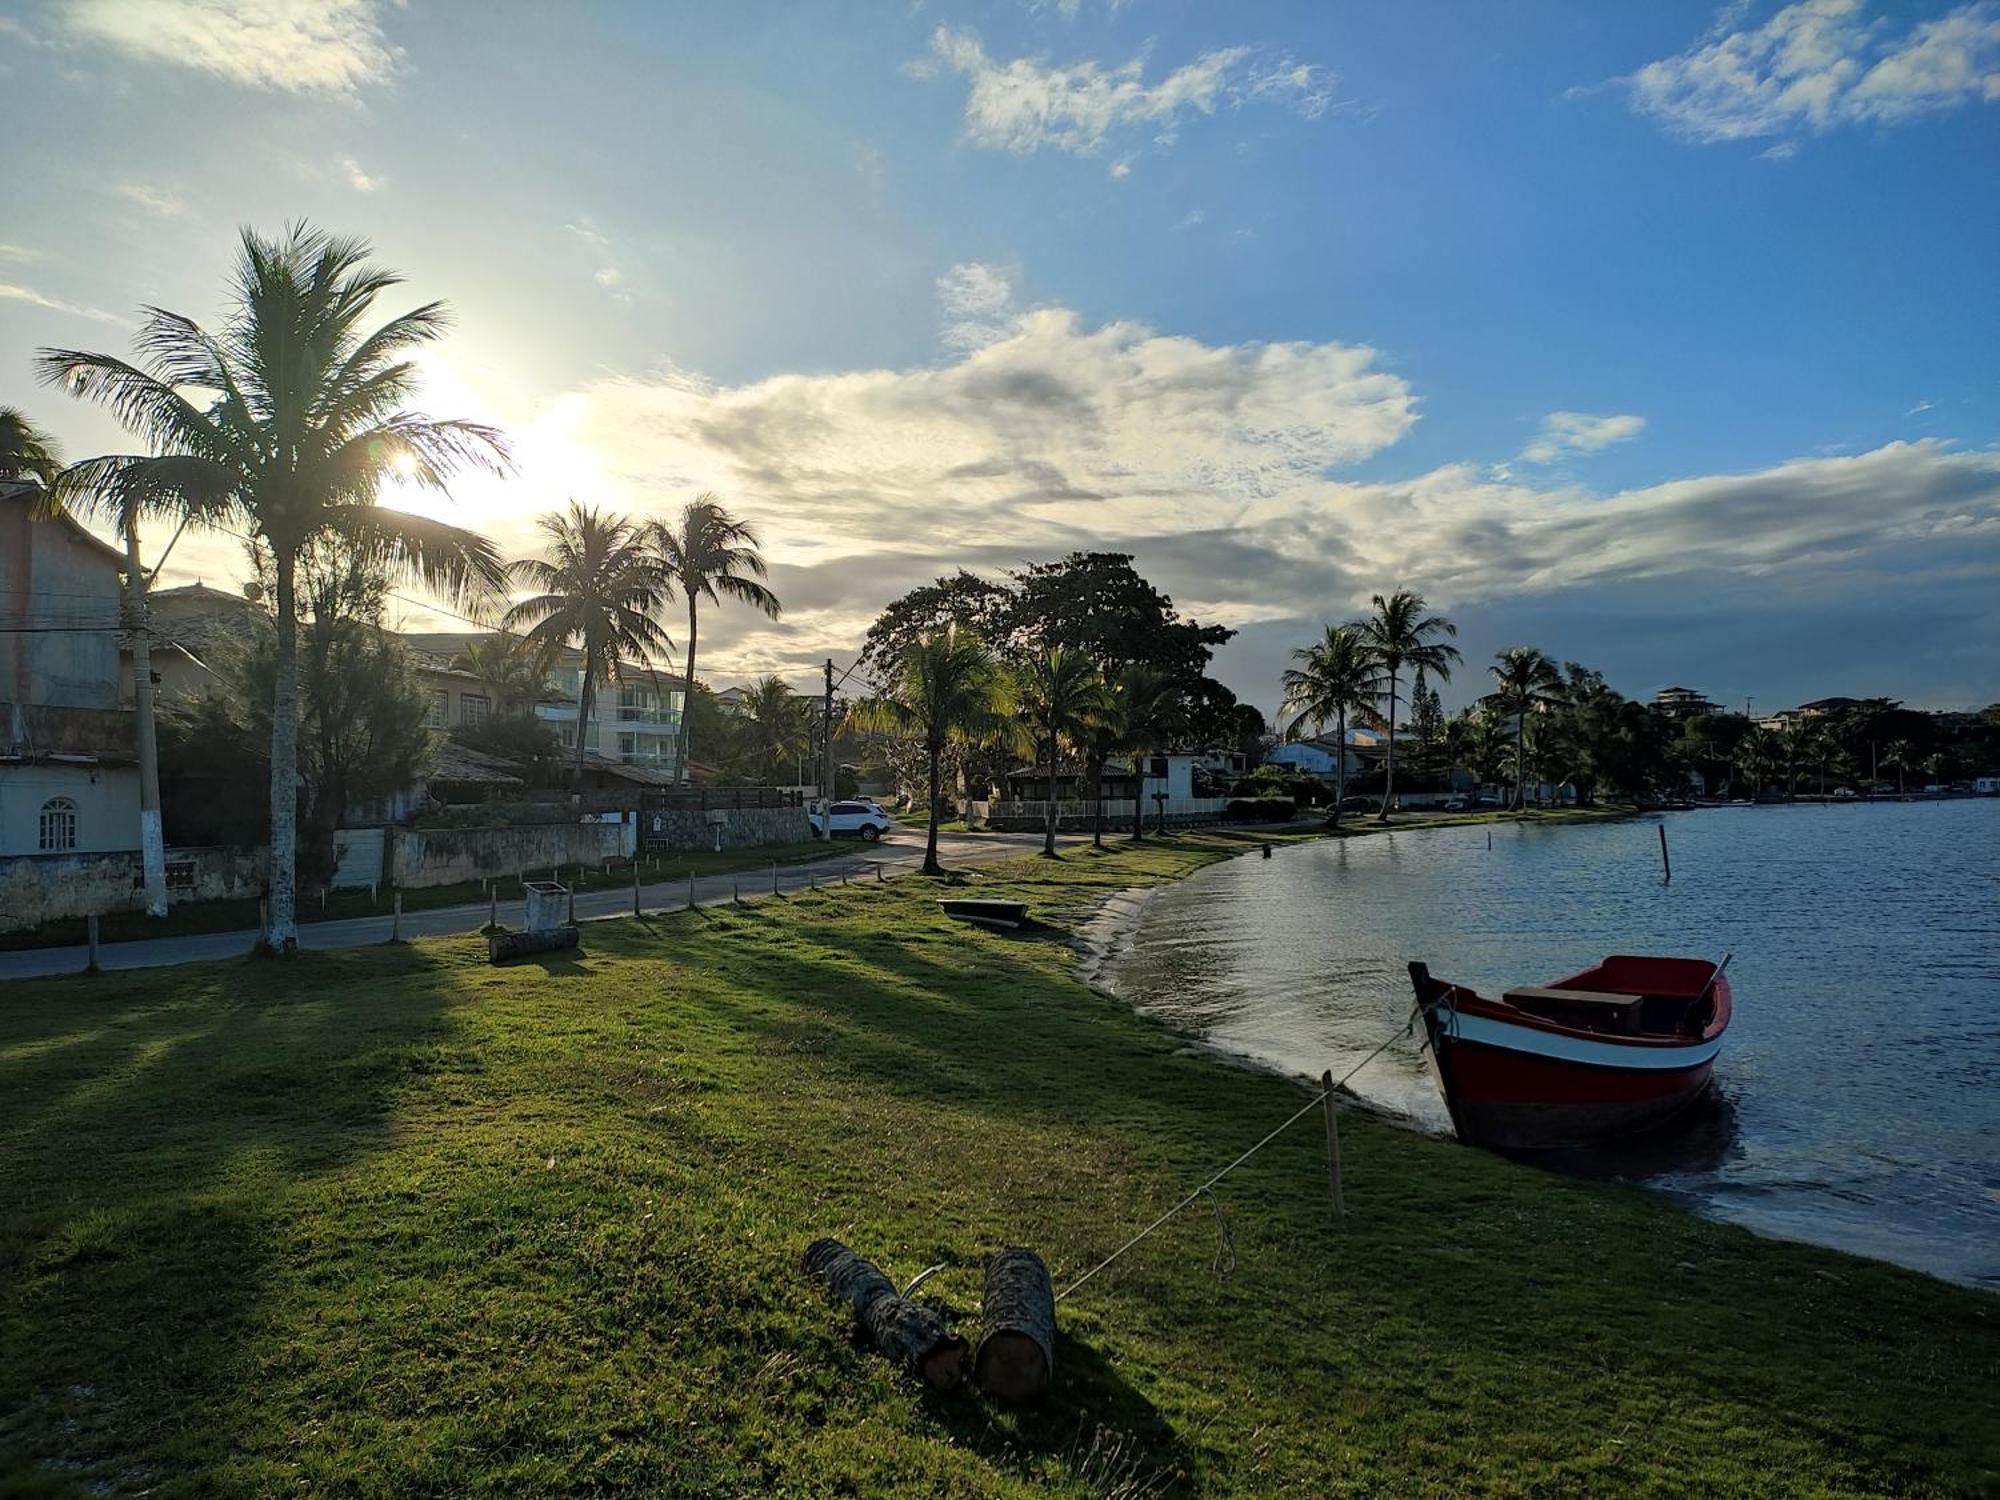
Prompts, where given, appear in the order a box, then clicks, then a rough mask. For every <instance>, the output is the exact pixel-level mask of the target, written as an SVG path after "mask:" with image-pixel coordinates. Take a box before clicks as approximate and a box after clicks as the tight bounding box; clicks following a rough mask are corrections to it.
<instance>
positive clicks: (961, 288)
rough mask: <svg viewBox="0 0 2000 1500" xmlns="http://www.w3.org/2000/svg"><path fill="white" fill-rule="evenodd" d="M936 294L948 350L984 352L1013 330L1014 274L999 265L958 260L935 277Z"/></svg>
mask: <svg viewBox="0 0 2000 1500" xmlns="http://www.w3.org/2000/svg"><path fill="white" fill-rule="evenodd" d="M937 294H938V305H939V306H940V308H942V310H943V312H944V320H945V321H944V328H943V330H942V332H941V333H940V335H939V337H941V338H942V339H943V340H944V342H945V345H946V346H947V347H948V348H952V349H957V350H961V351H966V350H972V349H983V348H985V347H986V346H987V345H988V344H991V343H995V342H997V341H999V340H1000V339H1002V338H1005V337H1006V336H1007V334H1008V333H1009V332H1010V331H1011V330H1012V329H1013V327H1014V323H1015V317H1016V315H1015V309H1014V275H1013V273H1012V272H1011V271H1008V270H1006V269H1004V268H1002V267H1000V266H995V265H989V264H988V263H986V262H985V261H978V260H968V261H961V262H960V263H959V264H958V265H955V266H953V267H952V268H951V269H950V270H949V271H947V272H945V273H944V275H942V276H940V277H938V279H937Z"/></svg>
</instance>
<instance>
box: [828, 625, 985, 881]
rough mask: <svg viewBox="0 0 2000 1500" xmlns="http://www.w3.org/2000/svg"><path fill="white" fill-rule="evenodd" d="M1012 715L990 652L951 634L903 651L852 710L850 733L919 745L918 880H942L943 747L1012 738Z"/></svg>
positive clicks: (966, 636) (966, 634) (964, 635)
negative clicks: (924, 768)
mask: <svg viewBox="0 0 2000 1500" xmlns="http://www.w3.org/2000/svg"><path fill="white" fill-rule="evenodd" d="M1012 711H1013V693H1012V688H1011V685H1010V683H1009V681H1008V677H1007V674H1006V672H1005V671H1003V670H1002V668H1001V666H1000V664H999V662H998V660H996V658H995V657H994V655H993V652H992V651H991V650H990V649H989V648H988V647H987V645H986V643H985V642H984V641H982V640H980V639H979V637H978V636H976V635H974V634H972V633H971V632H970V631H965V630H960V629H957V628H956V627H947V628H946V629H944V630H940V631H937V632H935V633H934V634H932V635H930V636H928V637H926V638H924V639H922V640H919V641H915V642H912V643H911V644H909V645H907V646H905V647H904V648H903V656H902V665H901V667H900V669H899V670H898V671H896V672H895V673H894V675H893V676H892V677H891V678H890V680H889V682H888V683H887V684H886V685H885V686H884V688H883V690H882V691H881V692H880V693H878V694H877V695H876V696H875V697H873V698H869V699H865V700H864V701H863V702H861V703H860V704H858V705H857V706H856V707H855V710H854V713H853V719H854V723H855V725H856V727H857V728H859V729H863V730H880V731H885V732H889V733H894V734H901V735H907V736H910V737H913V738H916V739H918V740H920V741H921V742H922V744H923V747H924V755H925V758H926V760H927V761H928V763H929V768H930V769H929V787H930V802H929V804H928V806H929V811H930V825H929V829H928V831H927V834H926V838H925V844H924V864H923V873H924V874H926V875H942V874H943V873H944V866H943V865H941V864H939V863H938V852H937V847H938V840H937V833H938V797H939V793H940V791H941V776H942V764H943V759H944V752H945V747H946V745H948V744H950V743H952V742H953V741H959V742H972V743H979V742H984V741H991V740H996V739H1002V738H1006V737H1008V736H1010V735H1012V734H1014V733H1015V732H1016V731H1015V727H1014V722H1013V720H1012V718H1011V717H1010V715H1011V713H1012Z"/></svg>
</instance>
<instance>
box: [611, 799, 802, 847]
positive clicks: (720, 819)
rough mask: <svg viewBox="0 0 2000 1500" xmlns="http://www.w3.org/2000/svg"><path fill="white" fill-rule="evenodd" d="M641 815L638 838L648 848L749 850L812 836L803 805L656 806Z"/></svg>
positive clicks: (796, 841) (788, 842)
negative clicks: (763, 845)
mask: <svg viewBox="0 0 2000 1500" xmlns="http://www.w3.org/2000/svg"><path fill="white" fill-rule="evenodd" d="M642 817H643V818H644V820H645V821H644V823H643V825H642V837H643V838H644V839H645V842H646V847H647V848H648V849H718V848H720V849H752V848H755V847H757V846H758V845H759V844H802V843H804V842H805V841H806V840H807V839H809V838H811V837H812V836H813V834H812V819H811V818H810V817H809V816H808V815H807V813H806V810H805V809H804V808H803V807H743V808H726V809H719V810H710V811H708V812H701V811H698V810H696V809H693V808H657V809H653V810H651V811H648V812H646V813H644V814H642ZM718 833H719V834H720V842H719V843H718V842H717V836H718Z"/></svg>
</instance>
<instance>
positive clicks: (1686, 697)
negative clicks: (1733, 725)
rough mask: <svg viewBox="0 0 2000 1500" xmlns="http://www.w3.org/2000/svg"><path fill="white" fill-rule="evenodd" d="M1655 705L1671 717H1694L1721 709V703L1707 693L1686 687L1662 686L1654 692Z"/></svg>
mask: <svg viewBox="0 0 2000 1500" xmlns="http://www.w3.org/2000/svg"><path fill="white" fill-rule="evenodd" d="M1653 707H1654V709H1655V710H1656V711H1657V712H1659V713H1663V714H1665V715H1666V716H1667V717H1668V718H1670V719H1693V718H1698V717H1700V716H1701V715H1702V714H1712V713H1717V712H1719V711H1720V709H1719V705H1717V704H1716V703H1715V701H1714V700H1713V699H1711V698H1709V697H1708V696H1707V695H1706V694H1705V693H1698V692H1696V691H1695V690H1694V689H1693V688H1684V687H1665V688H1661V689H1660V690H1659V691H1658V692H1657V693H1655V694H1653Z"/></svg>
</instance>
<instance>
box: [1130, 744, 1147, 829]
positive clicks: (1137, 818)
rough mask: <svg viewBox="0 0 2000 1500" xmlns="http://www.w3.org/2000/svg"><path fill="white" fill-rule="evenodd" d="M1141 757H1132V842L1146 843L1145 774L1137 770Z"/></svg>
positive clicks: (1141, 762) (1140, 763)
mask: <svg viewBox="0 0 2000 1500" xmlns="http://www.w3.org/2000/svg"><path fill="white" fill-rule="evenodd" d="M1142 764H1143V759H1142V757H1141V756H1139V755H1137V754H1135V755H1133V757H1132V842H1133V843H1135V844H1143V843H1145V842H1146V773H1145V772H1144V771H1142V770H1140V769H1139V767H1140V765H1142Z"/></svg>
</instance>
